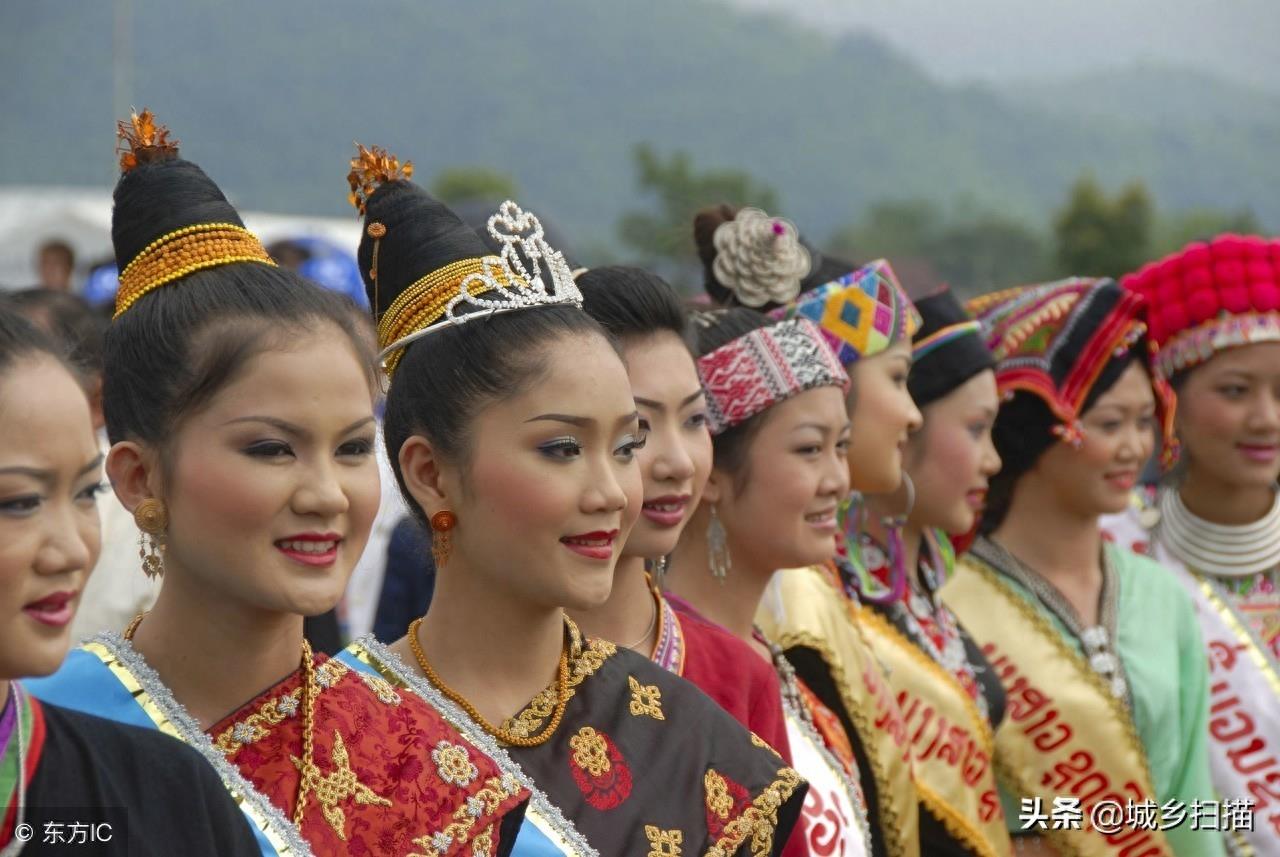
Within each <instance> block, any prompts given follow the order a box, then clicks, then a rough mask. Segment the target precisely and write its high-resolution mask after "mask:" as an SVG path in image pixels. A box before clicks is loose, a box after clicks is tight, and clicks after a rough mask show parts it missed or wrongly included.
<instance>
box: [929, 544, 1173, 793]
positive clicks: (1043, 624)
mask: <svg viewBox="0 0 1280 857" xmlns="http://www.w3.org/2000/svg"><path fill="white" fill-rule="evenodd" d="M964 561H965V562H966V563H968V564H969V566H970V567H971V568H972V569H974V570H975V571H977V572H978V573H979V574H981V575H982V576H983V577H984V578H985V579H986V580H987V582H988V583H989V584H990V585H992V586H994V587H995V588H996V590H997V591H998V592H999V593H1000V594H1001V595H1003V596H1004V597H1005V599H1007V600H1008V601H1009V602H1010V603H1012V604H1013V607H1014V609H1015V610H1017V611H1018V612H1019V613H1021V614H1022V616H1023V618H1025V619H1026V620H1027V622H1028V623H1029V624H1030V625H1031V627H1033V628H1034V629H1035V630H1037V631H1039V632H1040V633H1041V634H1042V635H1043V636H1045V637H1046V638H1048V640H1049V641H1050V644H1051V645H1053V646H1054V647H1055V648H1057V649H1058V651H1059V653H1060V654H1062V655H1063V656H1064V657H1066V658H1067V659H1068V660H1069V661H1070V662H1071V663H1073V664H1075V666H1076V670H1077V672H1079V673H1080V674H1081V676H1082V677H1083V678H1084V680H1085V681H1086V682H1087V683H1089V684H1091V685H1092V686H1093V688H1094V690H1096V691H1097V692H1098V693H1099V694H1101V695H1102V697H1103V698H1104V699H1105V700H1106V702H1107V706H1108V707H1110V709H1111V716H1112V717H1114V718H1115V719H1116V720H1118V721H1119V722H1120V723H1121V724H1122V725H1123V726H1124V731H1125V738H1126V740H1127V741H1128V743H1129V745H1130V749H1131V750H1133V751H1134V752H1135V753H1137V754H1138V758H1139V759H1141V760H1142V773H1143V774H1145V775H1146V782H1144V783H1142V786H1143V788H1145V789H1146V791H1147V792H1148V793H1149V794H1152V795H1154V794H1155V788H1153V787H1152V785H1151V782H1152V780H1151V765H1150V763H1149V762H1148V761H1147V750H1146V748H1145V747H1143V746H1142V739H1141V738H1139V737H1138V729H1137V727H1136V726H1135V725H1134V723H1133V715H1132V714H1131V713H1130V711H1129V709H1128V708H1126V707H1125V705H1124V703H1123V702H1122V701H1121V700H1120V699H1117V698H1116V696H1115V695H1114V694H1112V693H1111V688H1110V687H1108V686H1107V684H1106V682H1104V681H1103V680H1102V677H1101V676H1100V675H1098V674H1097V673H1096V672H1094V670H1093V668H1092V667H1090V666H1089V664H1088V662H1087V661H1085V659H1084V655H1082V654H1080V652H1078V651H1076V650H1075V649H1073V648H1071V647H1070V646H1068V645H1067V644H1066V642H1065V641H1064V640H1063V639H1062V635H1061V634H1059V633H1058V631H1057V629H1055V628H1054V627H1053V625H1051V624H1050V623H1049V620H1048V619H1046V618H1045V617H1044V616H1043V615H1042V614H1041V613H1040V611H1039V610H1037V609H1036V608H1035V607H1033V606H1031V605H1030V604H1029V603H1027V599H1025V598H1023V597H1022V596H1021V595H1018V594H1017V593H1016V592H1015V591H1013V590H1012V589H1011V588H1010V587H1009V586H1008V585H1007V584H1006V583H1004V581H1003V580H1002V579H1001V578H1003V577H1004V575H1003V574H1001V573H1000V572H999V571H997V570H996V569H994V568H992V567H991V566H990V565H988V564H987V563H986V562H984V561H983V560H981V559H979V558H978V557H976V556H974V555H973V554H968V555H967V556H966V557H965V559H964ZM944 597H945V596H944Z"/></svg>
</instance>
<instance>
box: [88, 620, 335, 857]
mask: <svg viewBox="0 0 1280 857" xmlns="http://www.w3.org/2000/svg"><path fill="white" fill-rule="evenodd" d="M88 642H90V643H98V644H100V645H102V646H105V647H106V649H107V651H109V652H111V654H112V655H114V656H115V657H116V658H117V659H118V660H119V661H120V663H122V664H123V665H124V667H125V669H127V670H129V672H130V673H132V674H133V677H134V678H135V679H137V680H138V684H140V685H141V686H142V689H143V691H145V692H146V694H147V696H149V697H151V701H152V702H154V703H155V705H156V707H157V708H159V709H160V711H161V712H163V713H164V716H165V717H167V718H168V720H169V722H170V723H172V724H173V726H174V728H175V729H177V730H178V735H179V737H181V739H182V741H183V743H185V744H186V745H188V746H189V747H192V748H194V749H195V750H196V751H197V752H199V753H200V755H201V756H204V758H205V760H206V761H208V763H209V764H210V765H212V766H213V768H214V770H215V771H217V772H218V776H219V777H221V778H222V783H223V785H224V786H225V787H226V789H227V791H229V792H232V793H233V794H234V793H238V794H239V795H240V797H241V798H242V799H243V800H244V802H245V803H248V804H250V805H251V806H252V807H253V808H254V809H256V810H257V811H258V813H259V815H261V816H262V817H263V818H265V819H266V820H267V822H268V824H270V825H271V830H272V832H273V833H274V834H275V835H276V836H278V837H279V838H280V839H281V840H283V841H284V844H285V847H287V848H288V849H289V850H290V851H291V852H292V853H293V854H295V855H297V857H313V855H312V853H311V846H310V845H308V844H307V841H306V840H305V839H303V838H302V836H301V835H300V834H299V833H298V829H297V828H296V827H294V826H293V822H291V821H290V820H289V819H287V818H285V816H284V813H282V812H281V811H280V810H279V809H278V808H276V805H275V804H273V803H272V802H271V801H270V800H268V799H267V798H266V796H265V795H263V794H262V793H261V792H259V791H258V790H257V789H255V788H254V787H253V785H252V784H251V783H250V782H249V781H248V780H246V779H245V778H244V776H243V775H242V774H241V773H240V771H239V769H238V768H236V766H235V765H232V764H231V763H230V762H228V761H227V758H226V757H225V756H224V755H222V753H221V752H220V751H219V750H218V748H217V747H215V746H214V745H213V741H212V739H210V738H209V736H208V735H206V734H205V733H204V730H202V729H201V728H200V724H199V723H197V722H196V719H195V718H194V717H192V716H191V715H190V714H189V713H188V712H187V709H186V708H184V707H183V705H182V703H180V702H178V700H176V699H174V698H173V694H172V693H170V692H169V688H168V687H166V686H165V684H164V682H163V681H161V680H160V676H158V675H156V672H155V670H153V669H152V668H151V665H150V664H148V663H147V662H146V659H144V658H143V657H142V655H141V653H139V652H138V650H137V649H135V648H134V647H133V646H132V645H131V644H130V643H129V641H128V640H126V639H125V638H124V637H122V636H120V635H119V634H117V633H115V632H113V631H107V632H105V633H102V634H99V635H98V636H96V637H94V638H92V639H91V640H89V641H88Z"/></svg>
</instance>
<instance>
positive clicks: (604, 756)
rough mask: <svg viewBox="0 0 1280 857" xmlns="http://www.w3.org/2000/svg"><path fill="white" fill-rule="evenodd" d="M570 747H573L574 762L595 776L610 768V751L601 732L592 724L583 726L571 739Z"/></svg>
mask: <svg viewBox="0 0 1280 857" xmlns="http://www.w3.org/2000/svg"><path fill="white" fill-rule="evenodd" d="M569 747H570V748H572V749H573V763H574V764H575V765H577V766H578V767H579V768H582V769H584V770H585V771H586V772H587V773H589V774H591V776H593V777H598V776H600V775H602V774H604V773H605V772H607V771H608V770H609V752H608V747H607V746H606V745H605V743H604V738H603V737H601V735H600V733H598V732H596V730H594V729H592V728H591V727H590V726H583V727H582V728H581V729H579V730H578V734H577V735H574V736H573V737H572V738H570V739H569Z"/></svg>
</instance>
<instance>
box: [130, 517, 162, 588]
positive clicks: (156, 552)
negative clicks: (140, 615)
mask: <svg viewBox="0 0 1280 857" xmlns="http://www.w3.org/2000/svg"><path fill="white" fill-rule="evenodd" d="M133 522H134V523H135V524H137V525H138V559H140V560H142V571H143V573H144V574H146V575H147V577H150V578H156V577H160V576H161V575H163V574H164V550H165V531H166V530H168V528H169V510H168V509H166V508H165V506H164V503H162V502H160V501H159V500H157V499H155V498H154V497H148V498H147V499H146V500H143V501H142V502H141V503H139V504H138V505H137V507H136V508H135V509H134V510H133Z"/></svg>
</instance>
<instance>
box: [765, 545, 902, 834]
mask: <svg viewBox="0 0 1280 857" xmlns="http://www.w3.org/2000/svg"><path fill="white" fill-rule="evenodd" d="M834 574H835V571H834V569H828V568H825V567H821V566H811V567H809V568H795V569H787V570H785V571H780V572H778V573H777V574H775V575H774V579H773V583H772V584H771V586H772V587H774V588H775V589H774V592H773V593H772V594H773V595H774V596H777V597H773V598H767V599H766V601H768V602H771V603H772V604H773V605H777V607H776V609H769V608H768V607H766V608H763V609H762V610H761V612H760V614H759V615H758V616H757V622H758V624H759V625H760V628H761V630H762V631H763V632H764V634H765V636H766V637H768V638H769V639H771V640H773V641H774V642H775V643H777V644H778V645H779V646H781V647H782V648H783V649H792V648H796V647H803V648H807V649H812V650H813V651H815V652H817V653H818V654H819V655H820V656H821V657H822V660H823V663H824V664H825V665H826V667H827V670H828V672H829V673H830V678H831V681H832V682H833V684H834V685H835V687H836V689H837V690H838V691H839V693H840V701H841V702H842V703H843V706H844V710H845V712H846V713H847V714H848V715H849V719H850V721H851V722H852V723H853V726H854V729H855V730H856V731H857V733H858V738H859V740H860V741H861V743H862V747H863V750H864V751H865V752H866V755H867V760H868V763H869V765H868V767H869V768H870V774H871V776H872V778H873V779H874V781H875V787H876V809H877V814H878V816H879V830H877V831H876V833H877V834H878V837H877V838H878V839H879V840H880V841H881V842H882V843H883V844H884V848H885V852H886V853H887V854H888V855H889V857H918V855H919V854H920V815H919V813H920V807H919V803H918V798H917V794H916V790H915V786H914V784H913V783H912V780H911V747H910V744H909V743H908V740H907V728H906V723H905V721H904V720H903V718H902V713H901V712H900V711H899V710H898V704H897V702H895V701H894V698H893V690H892V688H890V687H889V684H888V682H886V681H885V677H884V673H883V672H882V671H881V668H880V665H879V663H877V661H876V659H875V656H874V654H873V653H872V652H871V650H870V648H869V646H868V643H867V641H866V640H865V639H864V638H863V635H862V632H861V629H860V628H859V627H858V626H857V625H856V624H855V621H854V619H853V616H852V614H851V612H850V608H852V607H853V605H852V604H850V602H849V601H848V599H846V598H845V596H844V595H843V593H841V591H840V589H839V584H838V582H836V581H835V579H834ZM800 677H801V678H802V679H805V680H806V681H808V682H809V684H810V685H812V684H813V682H812V681H809V679H810V678H811V677H809V676H805V675H803V674H801V676H800ZM864 775H865V773H864Z"/></svg>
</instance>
